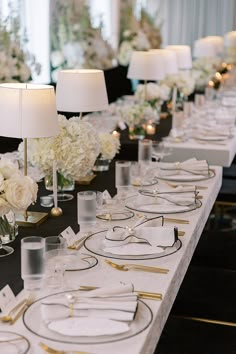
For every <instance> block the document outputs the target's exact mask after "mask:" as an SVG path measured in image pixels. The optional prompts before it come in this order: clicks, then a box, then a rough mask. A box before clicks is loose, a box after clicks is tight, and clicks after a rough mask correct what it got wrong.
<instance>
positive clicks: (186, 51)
mask: <svg viewBox="0 0 236 354" xmlns="http://www.w3.org/2000/svg"><path fill="white" fill-rule="evenodd" d="M165 49H168V50H173V51H174V52H175V53H176V56H177V63H178V68H179V69H180V70H186V69H191V68H192V56H191V48H190V46H188V45H168V46H167V47H166V48H165Z"/></svg>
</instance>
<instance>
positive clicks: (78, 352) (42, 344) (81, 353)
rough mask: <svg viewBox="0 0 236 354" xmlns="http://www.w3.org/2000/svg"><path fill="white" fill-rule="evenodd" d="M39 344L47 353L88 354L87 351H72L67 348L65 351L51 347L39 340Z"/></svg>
mask: <svg viewBox="0 0 236 354" xmlns="http://www.w3.org/2000/svg"><path fill="white" fill-rule="evenodd" d="M39 346H40V347H41V348H42V349H43V350H44V351H45V352H47V353H49V354H67V353H70V354H89V353H88V352H81V351H77V350H76V351H74V350H68V351H65V350H56V349H54V348H52V347H49V346H48V345H47V344H45V343H42V342H40V343H39Z"/></svg>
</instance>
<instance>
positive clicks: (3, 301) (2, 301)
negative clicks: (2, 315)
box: [0, 284, 16, 312]
mask: <svg viewBox="0 0 236 354" xmlns="http://www.w3.org/2000/svg"><path fill="white" fill-rule="evenodd" d="M15 302H16V297H15V295H14V294H13V291H12V290H11V288H10V286H9V285H8V284H7V285H6V286H4V288H3V289H2V290H1V291H0V309H1V310H2V312H5V311H7V310H8V308H9V306H10V305H11V306H12V304H14V303H15Z"/></svg>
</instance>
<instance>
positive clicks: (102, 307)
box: [41, 284, 138, 324]
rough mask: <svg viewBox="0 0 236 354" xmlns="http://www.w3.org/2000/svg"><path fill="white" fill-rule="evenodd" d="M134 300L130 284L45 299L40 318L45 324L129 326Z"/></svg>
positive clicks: (134, 311) (134, 310)
mask: <svg viewBox="0 0 236 354" xmlns="http://www.w3.org/2000/svg"><path fill="white" fill-rule="evenodd" d="M137 300H138V298H137V295H136V294H135V293H134V292H133V285H132V284H131V285H129V284H128V285H119V286H115V287H105V288H99V289H95V290H92V291H89V292H86V293H75V292H71V293H65V294H58V295H55V296H50V297H47V298H45V299H43V300H42V301H41V314H42V318H43V320H44V322H45V323H47V324H48V323H50V322H52V321H58V320H61V319H66V318H69V317H86V318H92V319H94V318H103V319H109V320H116V321H127V322H130V321H132V320H133V319H134V316H135V313H136V310H137Z"/></svg>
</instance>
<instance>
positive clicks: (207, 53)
mask: <svg viewBox="0 0 236 354" xmlns="http://www.w3.org/2000/svg"><path fill="white" fill-rule="evenodd" d="M193 56H194V58H214V57H216V56H217V50H216V46H215V43H214V41H213V40H211V39H208V38H206V37H205V38H199V39H197V40H196V41H195V42H194V48H193Z"/></svg>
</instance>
